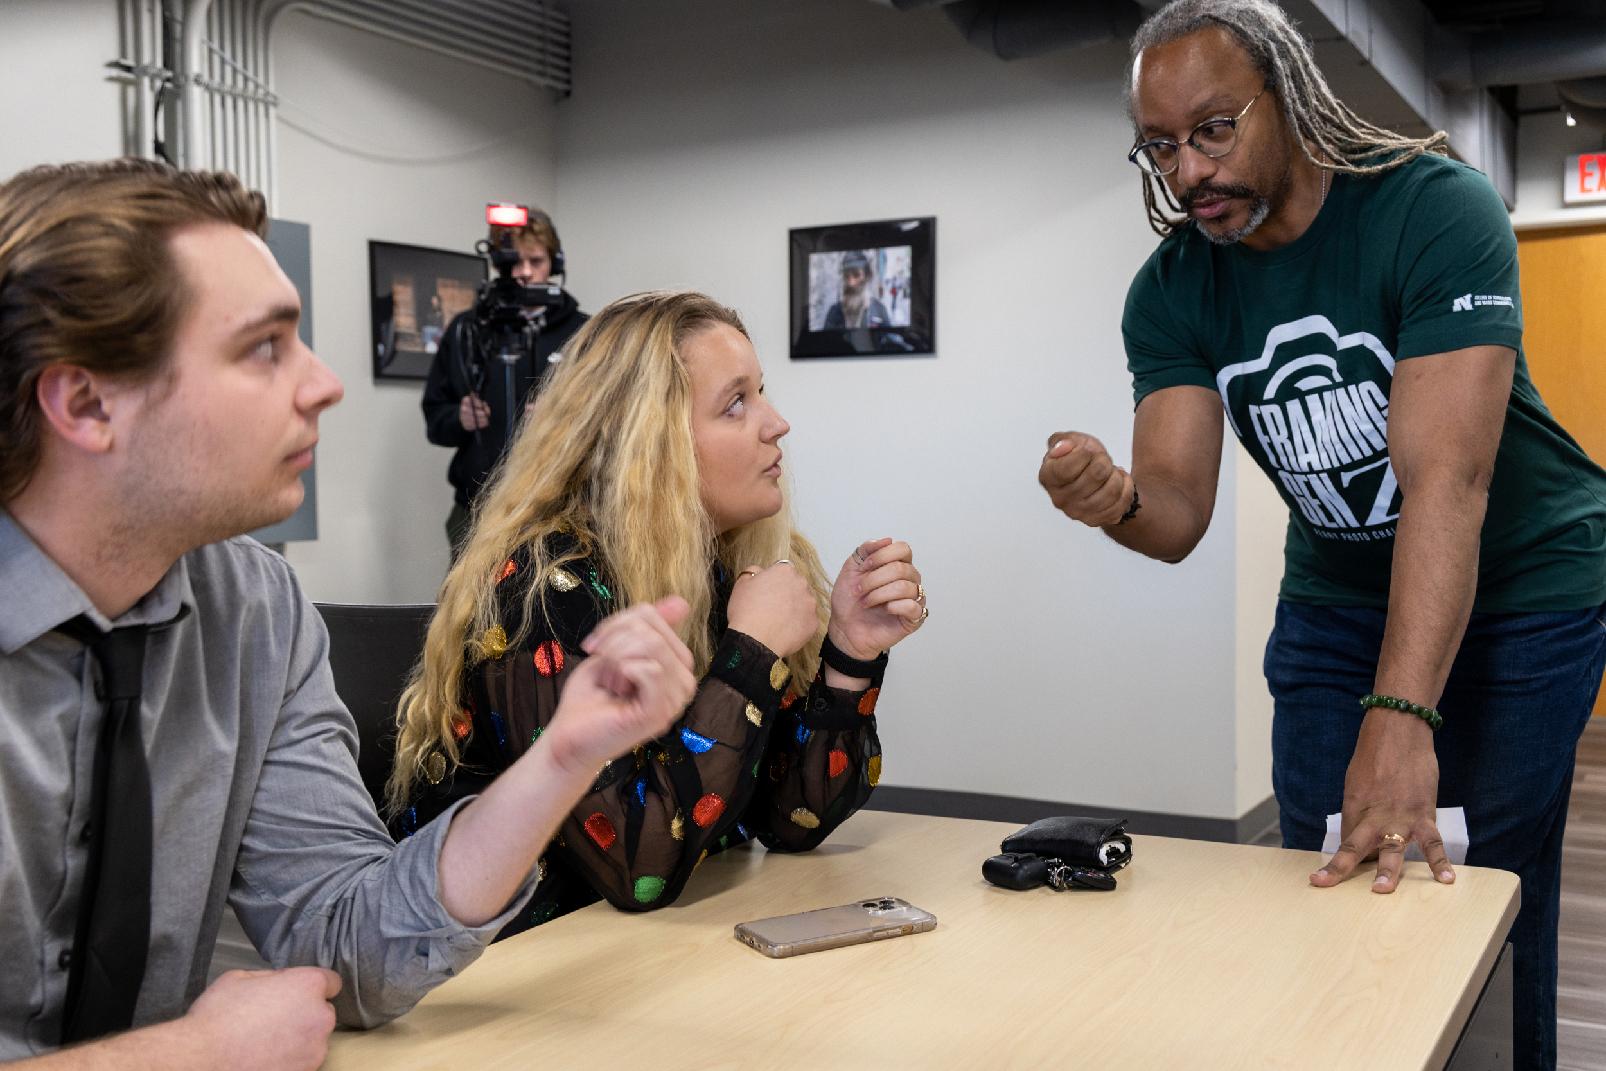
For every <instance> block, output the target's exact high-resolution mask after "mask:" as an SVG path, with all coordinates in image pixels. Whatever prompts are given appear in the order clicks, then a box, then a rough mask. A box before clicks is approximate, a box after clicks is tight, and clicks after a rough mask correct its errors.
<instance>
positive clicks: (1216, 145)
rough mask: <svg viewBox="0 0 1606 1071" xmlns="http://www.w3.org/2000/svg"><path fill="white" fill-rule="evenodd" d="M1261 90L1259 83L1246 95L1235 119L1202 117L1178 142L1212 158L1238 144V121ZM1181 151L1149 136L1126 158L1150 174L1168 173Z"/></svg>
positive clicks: (1173, 144)
mask: <svg viewBox="0 0 1606 1071" xmlns="http://www.w3.org/2000/svg"><path fill="white" fill-rule="evenodd" d="M1265 92H1266V87H1265V86H1261V87H1260V93H1256V94H1255V95H1254V96H1253V97H1250V98H1249V103H1248V104H1245V105H1244V110H1243V111H1241V112H1239V113H1238V115H1237V116H1236V117H1235V118H1232V119H1226V118H1220V119H1206V120H1205V121H1204V122H1202V123H1200V124H1199V125H1198V126H1196V127H1194V128H1193V133H1191V134H1189V135H1188V140H1187V141H1185V142H1183V143H1182V144H1183V145H1187V146H1188V147H1189V148H1191V149H1193V151H1194V152H1197V153H1199V154H1200V155H1201V156H1208V157H1210V159H1212V160H1216V159H1219V158H1221V157H1223V156H1226V155H1227V154H1228V153H1230V152H1232V150H1233V149H1235V148H1236V147H1237V145H1238V124H1239V123H1241V122H1243V118H1244V116H1246V115H1248V114H1249V109H1250V108H1253V107H1254V106H1255V101H1257V100H1259V99H1260V97H1261V94H1262V93H1265ZM1181 152H1182V145H1178V144H1177V143H1176V142H1175V141H1173V140H1172V139H1171V138H1151V139H1150V140H1148V141H1145V142H1144V143H1143V144H1141V145H1139V146H1137V147H1136V148H1135V149H1133V150H1132V151H1131V152H1130V153H1128V154H1127V157H1126V158H1127V159H1128V160H1131V161H1132V162H1133V163H1134V164H1136V165H1138V167H1139V168H1140V169H1141V170H1143V171H1144V172H1146V173H1148V174H1150V175H1169V174H1171V172H1173V171H1175V170H1176V169H1177V165H1178V164H1179V163H1180V162H1181V160H1180V154H1181Z"/></svg>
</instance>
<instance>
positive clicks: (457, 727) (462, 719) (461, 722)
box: [452, 708, 474, 740]
mask: <svg viewBox="0 0 1606 1071" xmlns="http://www.w3.org/2000/svg"><path fill="white" fill-rule="evenodd" d="M473 728H474V711H473V709H472V708H471V709H468V710H465V711H463V713H461V714H459V715H458V716H457V717H455V718H453V719H452V735H453V736H455V737H457V738H458V739H459V740H461V739H463V737H465V736H467V735H468V734H469V731H470V730H471V729H473Z"/></svg>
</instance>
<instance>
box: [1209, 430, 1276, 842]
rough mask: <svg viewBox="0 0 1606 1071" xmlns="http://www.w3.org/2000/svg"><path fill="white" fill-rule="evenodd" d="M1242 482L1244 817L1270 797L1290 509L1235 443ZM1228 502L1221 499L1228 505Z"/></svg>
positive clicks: (1239, 729)
mask: <svg viewBox="0 0 1606 1071" xmlns="http://www.w3.org/2000/svg"><path fill="white" fill-rule="evenodd" d="M1233 452H1234V454H1235V456H1236V458H1237V463H1238V472H1239V474H1240V478H1239V479H1238V481H1237V485H1236V494H1235V496H1234V498H1233V500H1232V506H1233V509H1234V511H1235V516H1236V519H1237V522H1238V523H1237V528H1236V535H1237V546H1236V548H1235V553H1234V560H1233V564H1234V568H1235V570H1236V581H1237V583H1236V587H1235V589H1234V591H1233V617H1234V628H1235V634H1236V636H1237V661H1236V664H1235V668H1234V674H1235V677H1234V681H1233V686H1234V687H1233V698H1234V713H1235V715H1236V717H1235V720H1234V732H1235V738H1234V742H1235V743H1236V745H1237V754H1236V758H1237V786H1236V787H1237V795H1236V797H1235V798H1236V800H1237V807H1238V813H1239V814H1246V813H1248V811H1249V810H1250V808H1252V807H1254V806H1255V805H1256V804H1258V803H1260V802H1261V801H1262V800H1264V799H1265V798H1266V797H1267V796H1270V795H1271V718H1272V701H1271V691H1270V689H1268V688H1267V687H1266V674H1265V673H1264V672H1263V671H1262V668H1261V666H1262V663H1263V661H1264V658H1265V654H1266V640H1267V639H1269V638H1270V637H1271V629H1272V626H1273V625H1274V624H1276V621H1277V589H1278V587H1279V586H1280V585H1281V584H1282V580H1283V541H1284V537H1285V536H1286V534H1287V532H1288V507H1287V506H1286V505H1284V504H1283V500H1282V497H1281V496H1279V495H1278V494H1277V489H1276V488H1275V487H1273V486H1272V482H1271V481H1270V480H1269V479H1267V478H1266V476H1265V474H1264V473H1262V472H1261V471H1260V469H1259V467H1258V466H1257V465H1256V464H1255V461H1254V458H1252V457H1250V456H1249V452H1248V451H1247V450H1245V449H1244V448H1243V447H1242V446H1239V445H1235V446H1234V447H1233ZM1226 503H1227V499H1226V498H1225V496H1223V498H1222V506H1218V507H1217V509H1218V510H1219V509H1222V508H1224V507H1225V505H1226Z"/></svg>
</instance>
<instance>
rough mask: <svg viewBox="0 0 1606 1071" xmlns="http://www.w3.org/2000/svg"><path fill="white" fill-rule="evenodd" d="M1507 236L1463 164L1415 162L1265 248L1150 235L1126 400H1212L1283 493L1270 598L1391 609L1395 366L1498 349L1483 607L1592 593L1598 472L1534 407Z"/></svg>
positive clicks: (1587, 600) (1132, 295) (1604, 497)
mask: <svg viewBox="0 0 1606 1071" xmlns="http://www.w3.org/2000/svg"><path fill="white" fill-rule="evenodd" d="M1521 306H1522V298H1521V294H1520V292H1519V290H1518V285H1517V242H1516V237H1515V235H1513V234H1512V230H1511V221H1510V219H1509V218H1508V217H1507V215H1506V210H1505V206H1504V205H1503V204H1501V202H1500V197H1499V195H1498V194H1496V193H1495V191H1494V188H1493V187H1492V186H1490V185H1489V182H1488V180H1487V179H1485V178H1484V177H1483V176H1482V175H1481V174H1479V173H1478V172H1477V171H1474V170H1473V169H1472V168H1470V167H1467V166H1465V165H1464V164H1459V163H1456V162H1454V161H1452V160H1448V159H1445V158H1444V157H1440V156H1431V155H1424V156H1421V157H1418V158H1417V159H1415V160H1413V161H1411V162H1410V163H1408V164H1405V165H1403V166H1401V167H1399V168H1396V169H1394V170H1393V171H1389V172H1385V173H1384V174H1383V175H1381V176H1378V177H1365V178H1363V177H1351V176H1347V175H1337V176H1334V178H1333V182H1332V188H1331V190H1330V191H1329V192H1328V196H1327V203H1326V204H1325V205H1323V206H1322V210H1321V212H1320V213H1319V214H1318V215H1317V217H1316V219H1315V221H1314V222H1313V223H1312V224H1311V226H1310V229H1309V230H1307V231H1306V232H1305V233H1304V234H1303V235H1301V236H1300V237H1299V238H1298V239H1297V240H1295V241H1293V242H1291V243H1289V244H1288V245H1286V246H1283V247H1282V248H1281V249H1275V250H1272V251H1271V252H1265V253H1262V252H1256V251H1255V250H1252V249H1246V248H1244V247H1243V246H1242V244H1236V245H1230V246H1214V245H1212V244H1210V242H1209V241H1207V240H1206V239H1205V237H1204V235H1202V234H1200V233H1199V232H1198V230H1197V229H1196V228H1194V227H1188V228H1186V229H1185V230H1183V231H1181V232H1179V233H1177V234H1175V235H1172V236H1171V237H1170V238H1167V239H1166V240H1165V241H1163V242H1161V243H1160V247H1159V248H1158V249H1156V250H1155V252H1154V255H1153V256H1151V257H1150V258H1149V261H1148V263H1147V264H1145V265H1144V266H1143V270H1142V271H1140V272H1139V273H1138V276H1137V278H1136V279H1134V280H1133V282H1132V288H1131V290H1130V291H1128V293H1127V299H1126V313H1125V315H1124V317H1123V319H1122V323H1121V331H1122V335H1123V336H1124V338H1125V340H1126V352H1127V364H1128V367H1129V368H1130V369H1131V371H1132V377H1133V385H1134V389H1135V392H1136V395H1137V400H1138V401H1140V402H1141V401H1142V400H1143V398H1144V397H1145V396H1146V395H1148V394H1149V393H1151V392H1152V391H1157V390H1163V389H1164V388H1166V387H1175V386H1179V385H1183V384H1192V385H1195V386H1200V387H1207V388H1209V389H1211V390H1215V391H1218V392H1220V394H1221V398H1222V401H1223V403H1224V404H1225V406H1226V410H1227V416H1228V420H1229V421H1230V422H1231V424H1232V427H1233V430H1234V431H1235V432H1236V433H1237V435H1238V439H1239V441H1240V442H1242V443H1243V445H1244V447H1245V449H1247V450H1248V451H1249V453H1250V455H1251V456H1252V457H1253V458H1254V459H1255V462H1256V463H1257V464H1258V465H1260V467H1261V468H1262V469H1264V470H1265V471H1266V474H1267V475H1268V476H1270V477H1271V480H1272V483H1273V484H1275V485H1276V487H1277V490H1278V493H1280V494H1281V495H1282V496H1283V501H1285V502H1287V503H1288V508H1289V521H1288V537H1287V543H1286V548H1285V558H1286V565H1285V569H1284V572H1283V583H1282V596H1283V598H1285V599H1288V600H1290V601H1292V602H1302V603H1313V604H1317V605H1325V606H1375V607H1386V606H1387V605H1388V590H1389V572H1390V567H1391V564H1392V561H1393V556H1394V526H1395V523H1396V521H1397V519H1398V517H1399V514H1400V497H1401V496H1400V492H1399V486H1398V484H1397V483H1396V482H1395V477H1394V470H1393V466H1392V465H1391V464H1390V462H1389V455H1388V445H1387V441H1386V440H1387V429H1388V415H1389V387H1390V384H1391V383H1392V381H1393V373H1394V365H1395V362H1396V361H1404V360H1409V359H1410V358H1412V357H1420V356H1423V355H1424V354H1431V353H1444V352H1447V351H1449V350H1458V349H1463V348H1465V347H1468V346H1483V345H1500V346H1510V347H1511V348H1512V349H1514V350H1516V351H1517V370H1516V378H1515V381H1514V383H1513V384H1512V390H1511V401H1510V403H1509V404H1508V406H1507V408H1506V425H1505V430H1504V432H1503V434H1502V436H1501V439H1500V450H1499V453H1498V455H1497V456H1496V459H1495V469H1494V476H1493V479H1492V482H1491V483H1490V486H1489V507H1488V514H1487V517H1486V519H1485V520H1484V524H1483V537H1482V548H1481V551H1480V554H1479V559H1478V595H1477V600H1476V602H1475V603H1474V609H1475V610H1476V611H1478V612H1481V613H1532V612H1543V611H1559V610H1577V609H1583V608H1585V607H1590V606H1597V605H1599V604H1600V603H1601V602H1603V601H1606V472H1603V471H1602V470H1601V468H1600V467H1599V466H1598V465H1596V464H1595V463H1594V462H1592V461H1590V460H1589V458H1588V457H1587V456H1586V455H1585V454H1584V452H1583V450H1581V449H1580V448H1579V446H1578V444H1577V443H1576V442H1574V441H1573V439H1572V437H1571V436H1569V435H1568V434H1567V433H1566V432H1565V431H1563V430H1562V429H1561V427H1560V425H1558V424H1557V423H1556V421H1555V419H1554V418H1553V417H1552V416H1551V415H1550V412H1549V410H1547V409H1546V408H1545V403H1544V402H1543V401H1542V400H1541V399H1540V397H1539V392H1538V391H1536V390H1535V389H1534V385H1533V382H1532V380H1530V379H1529V377H1528V362H1527V360H1526V359H1525V358H1524V357H1523V353H1522V307H1521Z"/></svg>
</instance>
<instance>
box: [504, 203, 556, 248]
mask: <svg viewBox="0 0 1606 1071" xmlns="http://www.w3.org/2000/svg"><path fill="white" fill-rule="evenodd" d="M509 231H511V232H513V242H514V244H515V245H516V244H517V243H518V240H519V239H520V238H533V239H535V240H536V241H537V242H539V243H541V248H542V249H545V250H546V255H547V256H548V257H549V258H551V259H553V260H556V259H557V257H556V254H558V253H561V252H563V243H562V242H560V241H558V232H557V230H556V228H554V227H553V226H552V217H551V216H549V215H547V214H546V213H545V212H543V211H541V210H540V209H539V208H532V209H530V218H529V222H527V223H525V224H524V226H522V227H497V226H494V225H493V226H492V227H491V244H492V245H497V244H499V243H500V242H501V241H502V235H503V234H505V233H507V232H509Z"/></svg>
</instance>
